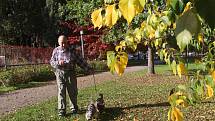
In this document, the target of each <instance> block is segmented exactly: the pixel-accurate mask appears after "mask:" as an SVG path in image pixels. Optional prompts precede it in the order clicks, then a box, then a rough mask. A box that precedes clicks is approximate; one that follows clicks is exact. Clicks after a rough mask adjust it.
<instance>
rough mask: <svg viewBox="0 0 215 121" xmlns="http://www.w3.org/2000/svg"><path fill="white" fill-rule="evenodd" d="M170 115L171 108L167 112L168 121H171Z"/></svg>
mask: <svg viewBox="0 0 215 121" xmlns="http://www.w3.org/2000/svg"><path fill="white" fill-rule="evenodd" d="M171 113H172V108H170V109H169V111H168V121H170V120H171Z"/></svg>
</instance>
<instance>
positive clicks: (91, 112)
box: [85, 100, 97, 121]
mask: <svg viewBox="0 0 215 121" xmlns="http://www.w3.org/2000/svg"><path fill="white" fill-rule="evenodd" d="M96 113H97V110H96V106H95V105H94V103H93V101H92V100H91V102H90V104H89V105H88V107H87V111H86V114H85V117H86V119H87V120H88V121H89V120H92V119H94V118H96Z"/></svg>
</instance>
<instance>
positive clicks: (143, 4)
mask: <svg viewBox="0 0 215 121" xmlns="http://www.w3.org/2000/svg"><path fill="white" fill-rule="evenodd" d="M139 2H140V5H141V6H142V7H143V8H144V6H145V4H146V0H139Z"/></svg>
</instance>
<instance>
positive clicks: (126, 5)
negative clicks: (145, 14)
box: [119, 0, 143, 24]
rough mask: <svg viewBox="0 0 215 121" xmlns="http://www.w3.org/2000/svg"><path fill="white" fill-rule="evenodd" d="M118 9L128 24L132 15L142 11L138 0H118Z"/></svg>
mask: <svg viewBox="0 0 215 121" xmlns="http://www.w3.org/2000/svg"><path fill="white" fill-rule="evenodd" d="M119 9H120V11H121V12H122V15H123V17H124V18H125V19H126V20H127V22H128V24H130V23H131V21H132V19H133V18H134V16H135V15H136V14H137V13H140V12H142V10H143V7H142V6H141V4H140V2H139V0H120V1H119Z"/></svg>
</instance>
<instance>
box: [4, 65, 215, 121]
mask: <svg viewBox="0 0 215 121" xmlns="http://www.w3.org/2000/svg"><path fill="white" fill-rule="evenodd" d="M191 67H194V66H191ZM168 69H169V68H168V66H166V65H162V66H156V71H157V73H159V74H156V75H147V74H146V73H145V72H146V70H143V71H140V72H133V73H129V74H125V75H123V76H122V77H121V78H120V79H116V80H112V81H108V82H106V83H103V84H100V85H97V90H99V91H98V92H99V93H103V95H104V99H105V102H106V109H105V112H104V113H102V114H100V115H99V120H101V121H109V120H122V121H127V120H134V119H137V120H140V121H143V120H144V121H151V120H154V121H166V120H167V112H168V109H169V107H170V105H169V104H168V102H167V98H168V95H169V91H170V90H171V89H172V88H173V87H175V86H176V85H178V84H183V83H186V81H185V80H184V79H179V78H178V77H176V76H173V75H172V74H171V73H170V71H169V70H168ZM90 97H93V99H95V98H96V93H95V90H94V87H88V88H85V89H81V90H79V95H78V103H79V106H80V112H79V114H77V115H73V116H70V115H68V116H67V117H65V118H60V119H59V117H58V116H57V98H56V97H55V98H53V99H50V100H48V101H45V102H43V103H40V104H37V105H34V106H28V107H25V108H23V109H21V110H18V111H17V112H15V113H13V114H9V115H7V116H5V117H2V118H0V120H2V121H55V120H56V121H57V120H59V121H68V120H70V121H72V120H79V121H84V120H85V111H86V108H87V107H86V106H87V104H88V103H89V100H90ZM182 111H183V112H184V117H185V120H192V121H196V120H201V121H204V120H211V121H212V120H215V117H214V115H215V100H214V99H209V100H206V101H204V102H202V103H200V104H197V105H194V106H192V107H187V108H184V109H182ZM68 113H69V112H68Z"/></svg>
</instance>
